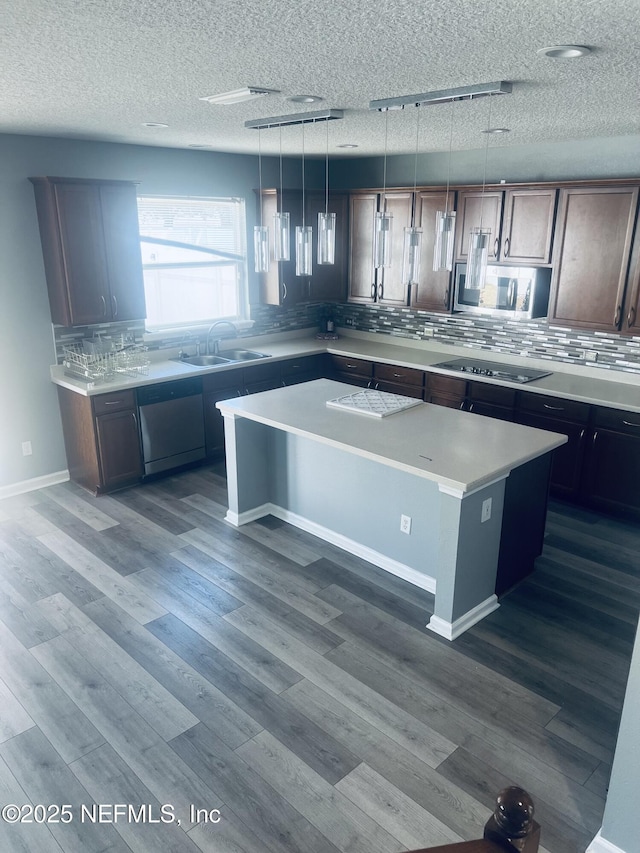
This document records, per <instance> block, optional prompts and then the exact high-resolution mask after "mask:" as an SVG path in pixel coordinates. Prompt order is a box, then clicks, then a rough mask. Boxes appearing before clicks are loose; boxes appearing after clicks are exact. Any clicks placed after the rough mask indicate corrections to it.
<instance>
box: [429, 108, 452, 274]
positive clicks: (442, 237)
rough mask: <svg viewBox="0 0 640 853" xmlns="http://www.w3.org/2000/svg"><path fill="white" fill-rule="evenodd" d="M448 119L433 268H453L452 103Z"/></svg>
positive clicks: (436, 270) (435, 270)
mask: <svg viewBox="0 0 640 853" xmlns="http://www.w3.org/2000/svg"><path fill="white" fill-rule="evenodd" d="M454 103H455V101H451V112H450V120H449V160H448V164H447V194H446V196H445V200H444V210H439V211H438V212H437V213H436V239H435V243H434V246H433V270H434V272H438V271H439V270H452V269H453V243H454V240H453V237H454V233H455V230H456V212H455V210H449V184H450V182H451V148H452V144H453V105H454Z"/></svg>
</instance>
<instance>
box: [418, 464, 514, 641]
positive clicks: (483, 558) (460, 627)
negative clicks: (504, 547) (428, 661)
mask: <svg viewBox="0 0 640 853" xmlns="http://www.w3.org/2000/svg"><path fill="white" fill-rule="evenodd" d="M504 486H505V480H504V479H501V480H498V481H497V482H495V483H492V484H490V485H488V486H485V487H483V488H482V489H479V490H478V491H476V492H471V493H466V494H464V495H463V494H461V493H459V492H457V491H455V490H453V489H448V488H447V487H446V486H441V487H440V492H441V494H440V498H441V501H440V528H439V530H440V533H439V535H440V541H439V559H438V577H437V584H436V596H435V608H434V614H433V616H432V617H431V619H430V621H429V624H428V625H427V627H428V628H429V629H430V630H432V631H434V632H435V633H436V634H440V635H441V636H442V637H446V639H447V640H455V638H456V637H458V636H459V635H460V634H462V633H463V632H464V631H466V630H467V629H468V628H470V627H471V626H472V625H475V624H476V622H479V621H480V620H481V619H483V618H484V617H485V616H487V615H488V614H489V613H491V612H492V611H493V610H495V609H496V608H497V607H498V606H499V605H498V599H497V597H496V595H495V586H496V572H497V568H498V557H499V553H500V536H501V529H502V510H503V505H504ZM487 501H491V510H490V512H491V516H490V518H489V519H487V520H486V521H482V518H483V506H484V507H485V508H486V506H487V504H486V502H487Z"/></svg>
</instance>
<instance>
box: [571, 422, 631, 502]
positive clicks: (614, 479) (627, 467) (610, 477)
mask: <svg viewBox="0 0 640 853" xmlns="http://www.w3.org/2000/svg"><path fill="white" fill-rule="evenodd" d="M639 428H640V427H639ZM639 484H640V437H636V436H633V435H624V434H622V433H618V432H613V431H611V430H607V429H599V428H596V429H595V430H594V431H593V435H592V437H591V446H590V447H589V450H588V456H587V466H586V470H585V477H584V482H583V493H584V496H585V497H586V498H587V500H589V501H590V502H591V503H594V504H596V505H597V506H599V507H602V508H603V509H611V510H625V511H631V512H633V513H634V515H636V516H638V515H640V486H639Z"/></svg>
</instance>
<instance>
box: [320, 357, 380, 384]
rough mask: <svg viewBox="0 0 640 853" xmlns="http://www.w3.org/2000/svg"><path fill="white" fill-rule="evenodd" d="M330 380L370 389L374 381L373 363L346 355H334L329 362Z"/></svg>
mask: <svg viewBox="0 0 640 853" xmlns="http://www.w3.org/2000/svg"><path fill="white" fill-rule="evenodd" d="M329 371H330V373H329V378H330V379H336V380H337V381H338V382H348V383H349V385H360V386H361V387H363V388H368V387H370V385H371V382H372V380H373V362H372V361H367V360H366V359H364V358H351V357H350V356H346V355H332V356H331V360H330V362H329Z"/></svg>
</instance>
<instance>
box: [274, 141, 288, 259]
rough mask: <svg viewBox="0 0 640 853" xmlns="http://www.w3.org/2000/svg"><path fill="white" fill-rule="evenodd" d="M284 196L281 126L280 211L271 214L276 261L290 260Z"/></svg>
mask: <svg viewBox="0 0 640 853" xmlns="http://www.w3.org/2000/svg"><path fill="white" fill-rule="evenodd" d="M283 204H284V195H283V192H282V126H281V127H280V205H279V207H280V210H279V211H278V210H276V212H275V213H274V214H273V257H274V259H275V260H276V261H288V260H289V259H290V258H291V229H290V225H289V221H290V217H289V214H288V213H285V212H283V210H282V205H283Z"/></svg>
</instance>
